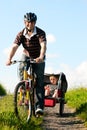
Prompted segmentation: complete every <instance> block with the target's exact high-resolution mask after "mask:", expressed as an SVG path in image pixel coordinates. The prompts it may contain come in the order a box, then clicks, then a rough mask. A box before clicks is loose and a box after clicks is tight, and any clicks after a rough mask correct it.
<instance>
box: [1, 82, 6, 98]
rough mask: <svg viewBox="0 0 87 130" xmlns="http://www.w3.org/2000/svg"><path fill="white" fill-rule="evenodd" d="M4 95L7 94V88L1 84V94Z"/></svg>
mask: <svg viewBox="0 0 87 130" xmlns="http://www.w3.org/2000/svg"><path fill="white" fill-rule="evenodd" d="M4 95H6V90H5V88H4V87H3V85H2V84H0V96H4Z"/></svg>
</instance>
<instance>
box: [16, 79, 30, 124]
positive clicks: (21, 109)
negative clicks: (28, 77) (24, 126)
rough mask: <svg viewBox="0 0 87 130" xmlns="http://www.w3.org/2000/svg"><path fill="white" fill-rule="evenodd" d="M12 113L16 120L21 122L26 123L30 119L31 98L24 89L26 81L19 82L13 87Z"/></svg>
mask: <svg viewBox="0 0 87 130" xmlns="http://www.w3.org/2000/svg"><path fill="white" fill-rule="evenodd" d="M28 87H29V86H28ZM14 111H15V114H16V116H17V117H18V119H20V120H21V121H23V122H26V121H27V122H28V121H29V120H30V118H31V113H32V106H31V96H30V91H29V89H27V87H26V81H21V82H19V83H18V84H17V85H16V87H15V91H14Z"/></svg>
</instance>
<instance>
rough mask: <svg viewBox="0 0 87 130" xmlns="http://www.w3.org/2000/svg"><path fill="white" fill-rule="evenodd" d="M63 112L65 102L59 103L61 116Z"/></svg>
mask: <svg viewBox="0 0 87 130" xmlns="http://www.w3.org/2000/svg"><path fill="white" fill-rule="evenodd" d="M63 112H64V100H61V101H60V103H59V115H60V116H63Z"/></svg>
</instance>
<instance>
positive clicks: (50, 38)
mask: <svg viewBox="0 0 87 130" xmlns="http://www.w3.org/2000/svg"><path fill="white" fill-rule="evenodd" d="M55 41H56V38H55V36H54V35H53V34H48V35H47V42H48V43H53V42H55Z"/></svg>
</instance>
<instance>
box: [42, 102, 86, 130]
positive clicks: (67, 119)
mask: <svg viewBox="0 0 87 130" xmlns="http://www.w3.org/2000/svg"><path fill="white" fill-rule="evenodd" d="M58 107H59V105H58V104H56V106H55V107H53V108H52V107H45V116H44V122H43V129H44V130H77V129H78V130H87V128H86V127H85V126H84V122H83V121H82V120H81V119H79V118H78V117H76V116H75V114H74V113H75V111H74V110H73V109H70V108H69V107H68V106H67V105H65V108H64V115H63V117H60V116H59V115H58V110H59V108H58Z"/></svg>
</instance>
